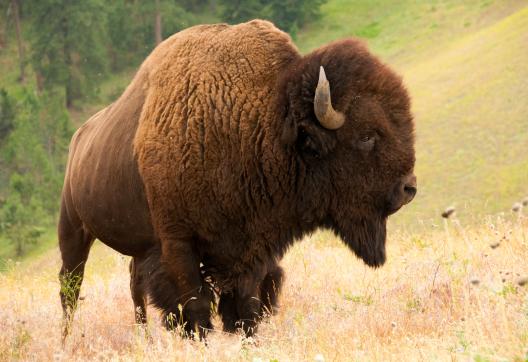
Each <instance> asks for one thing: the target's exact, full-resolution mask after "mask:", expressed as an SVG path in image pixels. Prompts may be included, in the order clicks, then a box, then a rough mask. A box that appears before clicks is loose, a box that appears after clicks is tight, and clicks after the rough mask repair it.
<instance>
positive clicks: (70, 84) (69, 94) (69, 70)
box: [62, 18, 74, 109]
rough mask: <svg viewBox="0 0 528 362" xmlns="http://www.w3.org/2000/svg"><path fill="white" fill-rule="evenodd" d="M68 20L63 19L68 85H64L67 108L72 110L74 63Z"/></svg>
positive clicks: (64, 53) (64, 54)
mask: <svg viewBox="0 0 528 362" xmlns="http://www.w3.org/2000/svg"><path fill="white" fill-rule="evenodd" d="M68 25H69V24H68V19H66V18H63V19H62V37H63V38H62V39H63V41H64V43H63V49H62V52H63V56H64V65H65V67H66V73H67V75H66V83H65V84H64V93H65V98H66V108H68V109H70V108H71V107H72V106H73V98H74V94H73V74H72V73H73V62H72V57H71V52H70V39H69V37H68V33H69V26H68Z"/></svg>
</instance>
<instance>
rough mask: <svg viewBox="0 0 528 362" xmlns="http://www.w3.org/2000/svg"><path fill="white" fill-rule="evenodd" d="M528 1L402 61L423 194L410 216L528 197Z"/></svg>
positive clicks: (492, 207)
mask: <svg viewBox="0 0 528 362" xmlns="http://www.w3.org/2000/svg"><path fill="white" fill-rule="evenodd" d="M527 64H528V7H526V8H524V9H523V10H520V11H518V12H516V13H515V14H513V15H510V16H508V17H507V18H505V19H503V20H501V21H500V22H498V23H496V24H494V25H492V26H489V27H486V28H485V29H482V30H480V31H478V32H476V33H474V34H471V35H469V36H467V37H464V38H462V39H460V40H455V41H453V43H452V44H451V45H450V46H448V47H445V49H443V50H442V52H440V53H438V54H437V55H436V56H435V57H431V58H430V59H429V60H427V61H425V62H419V63H416V64H410V65H408V66H405V67H403V74H404V79H405V82H406V83H407V85H408V87H409V90H410V92H411V94H412V97H413V102H414V113H415V116H416V124H417V165H416V173H417V175H418V179H419V190H420V192H419V194H418V197H417V198H416V200H415V202H413V203H412V204H411V205H410V206H409V208H408V209H407V210H406V211H405V213H406V214H408V215H409V214H410V215H409V216H408V217H407V219H414V218H416V217H418V218H420V219H421V218H428V217H432V216H433V215H437V214H438V212H439V211H440V210H441V209H442V208H443V207H445V206H448V205H450V204H455V205H457V206H458V207H459V209H463V212H462V213H461V214H462V215H463V216H464V215H466V216H467V214H479V213H480V214H485V213H493V212H498V211H501V210H509V208H510V207H511V205H512V204H513V203H514V202H515V201H518V200H519V199H521V198H522V197H524V196H528V101H527V100H528V66H527Z"/></svg>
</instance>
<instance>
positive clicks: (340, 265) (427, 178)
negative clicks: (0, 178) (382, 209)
mask: <svg viewBox="0 0 528 362" xmlns="http://www.w3.org/2000/svg"><path fill="white" fill-rule="evenodd" d="M353 35H355V36H359V37H362V38H364V39H365V40H366V41H367V43H368V44H369V47H370V49H371V50H372V51H373V52H374V53H375V54H378V55H380V57H381V58H382V59H383V60H384V61H386V62H387V63H389V64H391V65H392V66H393V67H394V68H395V69H397V70H398V72H400V73H401V74H402V75H403V79H404V82H405V84H406V85H407V87H408V89H409V91H410V94H411V96H412V101H413V112H414V115H415V119H416V136H417V137H416V141H417V144H416V151H417V163H416V174H417V177H418V194H417V196H416V198H415V200H414V201H413V202H412V203H411V204H410V205H408V206H406V207H404V208H403V209H402V210H401V211H400V212H398V213H397V214H396V215H395V216H394V217H392V218H391V220H390V225H389V232H388V246H387V255H388V261H387V263H386V265H385V266H383V267H382V268H379V269H370V268H368V267H366V266H365V265H363V263H362V262H361V261H360V260H358V259H357V258H356V257H354V256H353V254H352V253H351V252H350V251H349V250H348V249H347V248H346V247H345V246H344V245H343V244H342V243H341V242H340V241H339V240H338V239H337V238H336V237H334V236H333V235H332V234H331V233H328V232H325V231H320V232H318V233H316V234H314V235H311V236H309V237H307V238H306V239H305V240H302V241H301V242H299V243H297V244H296V245H295V246H294V247H293V248H292V249H291V250H290V251H289V252H288V253H287V255H286V257H285V258H284V260H283V262H282V266H283V267H284V269H285V271H286V281H285V286H284V289H283V293H282V297H281V303H280V304H281V305H280V308H279V310H278V311H277V312H278V313H277V314H276V315H275V316H272V317H270V318H268V319H266V320H265V321H264V322H263V323H262V325H261V327H260V329H259V332H258V334H257V335H256V337H254V338H251V339H245V338H243V337H242V336H241V335H229V334H226V333H223V332H221V325H220V323H219V320H217V319H216V320H215V325H216V329H217V331H215V332H212V333H211V334H210V338H209V341H208V345H207V346H205V345H204V344H203V343H200V342H196V341H187V340H182V339H181V338H180V337H179V336H178V334H177V333H171V332H167V331H165V330H164V329H163V328H162V327H161V325H160V323H159V314H158V312H157V311H156V310H155V309H153V308H149V311H148V312H149V323H148V328H147V329H146V330H145V329H143V328H141V327H139V326H137V325H134V316H133V306H132V301H131V298H130V293H129V278H128V262H129V259H128V258H127V257H123V256H121V255H119V254H118V253H115V252H113V251H112V250H110V249H108V248H107V247H105V246H103V245H102V244H101V243H97V244H96V246H95V247H94V248H93V251H92V254H91V255H90V258H89V260H88V264H87V270H86V277H85V281H84V283H83V287H82V291H81V296H82V300H81V301H80V305H79V309H78V311H77V314H76V316H75V320H74V323H73V331H72V334H71V335H70V336H69V338H68V339H67V340H66V343H65V345H64V346H62V345H61V317H62V311H61V308H60V302H59V296H58V292H59V285H58V279H57V274H58V270H59V268H60V257H59V252H58V250H57V248H56V243H57V241H56V235H55V233H54V231H48V232H46V233H45V234H44V236H43V238H42V243H41V244H40V246H39V247H38V248H36V249H35V250H34V251H33V252H32V253H30V254H29V256H28V257H26V258H25V259H23V260H5V261H3V265H1V266H0V270H3V272H1V273H0V327H1V329H0V361H3V360H35V361H41V360H64V361H70V360H134V361H137V360H152V361H158V360H193V361H194V360H204V361H216V360H220V361H237V360H240V361H246V360H249V361H255V362H257V361H314V360H315V361H323V360H324V361H348V360H354V361H371V360H375V361H389V360H391V361H402V360H405V361H407V360H409V361H430V360H441V361H444V360H451V361H453V360H460V361H466V360H471V361H525V362H526V361H528V281H527V280H526V278H527V277H528V264H527V262H526V261H527V260H528V205H525V207H524V208H523V207H520V209H519V210H517V211H513V210H512V205H513V204H515V203H518V202H520V203H521V205H522V200H523V199H524V198H526V197H528V156H527V155H528V118H527V115H528V101H527V100H528V66H527V64H528V1H525V0H522V1H521V0H502V1H492V0H478V1H477V0H471V1H464V2H460V1H454V0H444V1H437V0H431V1H413V0H405V1H398V2H392V1H382V0H374V1H366V0H363V1H352V0H330V1H328V2H327V3H326V4H324V5H323V7H322V17H321V18H320V19H319V20H317V21H315V22H313V23H311V24H309V25H308V26H307V27H306V28H305V29H301V30H299V32H298V36H297V39H296V43H297V44H298V45H299V48H300V50H301V51H303V52H307V51H309V50H311V49H313V48H315V47H317V46H319V45H320V44H323V43H326V42H328V41H331V40H334V39H339V38H342V37H346V36H353ZM0 61H2V62H3V63H2V64H7V63H6V62H8V59H5V58H1V59H0ZM132 74H133V71H126V72H123V73H119V74H116V75H115V76H113V77H111V79H109V80H108V81H106V82H105V83H103V84H102V89H101V92H102V95H101V98H100V99H99V102H95V103H93V104H88V105H86V106H85V107H83V108H81V109H77V110H75V111H74V112H73V114H72V116H73V117H74V119H75V121H76V124H77V125H78V124H80V123H81V122H83V121H84V119H86V117H87V116H89V115H90V114H91V113H93V112H94V111H95V110H97V109H98V108H100V107H101V106H102V104H104V103H105V102H107V101H108V102H109V101H111V100H112V99H113V98H115V97H116V96H117V95H119V93H120V91H121V90H122V89H123V88H124V87H125V86H126V84H127V83H128V81H129V80H130V78H131V77H132ZM527 204H528V202H527ZM448 206H454V207H456V212H455V214H454V215H452V216H451V217H450V218H449V219H443V218H442V217H441V216H440V214H441V212H442V211H443V210H444V209H445V208H446V207H448ZM1 252H2V245H1V243H0V254H1ZM0 256H1V255H0ZM0 259H1V258H0Z"/></svg>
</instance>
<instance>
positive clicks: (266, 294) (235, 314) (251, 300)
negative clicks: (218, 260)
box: [218, 265, 284, 337]
mask: <svg viewBox="0 0 528 362" xmlns="http://www.w3.org/2000/svg"><path fill="white" fill-rule="evenodd" d="M283 278H284V273H283V271H282V268H281V267H280V266H279V265H275V266H274V267H273V268H271V271H269V272H268V273H267V274H266V276H265V277H264V279H263V280H262V281H261V282H260V283H258V282H255V281H253V280H252V279H251V278H243V279H242V280H241V283H240V284H241V285H239V287H238V288H236V289H235V290H234V291H232V292H228V293H222V294H221V296H220V302H219V305H218V313H219V314H220V316H221V317H222V322H223V324H224V331H226V332H235V331H236V330H237V329H242V330H243V332H244V333H245V334H246V336H248V337H249V336H251V335H253V334H254V333H255V332H256V329H257V325H258V322H259V321H260V320H261V319H262V318H263V317H264V316H267V315H271V314H273V313H274V311H275V309H276V307H277V302H278V296H279V293H280V290H281V286H282V280H283Z"/></svg>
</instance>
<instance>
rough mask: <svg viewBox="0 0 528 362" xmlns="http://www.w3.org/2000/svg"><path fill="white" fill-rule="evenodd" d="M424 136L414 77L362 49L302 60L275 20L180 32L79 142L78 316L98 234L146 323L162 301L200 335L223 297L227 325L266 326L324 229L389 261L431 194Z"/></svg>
mask: <svg viewBox="0 0 528 362" xmlns="http://www.w3.org/2000/svg"><path fill="white" fill-rule="evenodd" d="M413 128H414V126H413V119H412V115H411V112H410V100H409V96H408V94H407V91H406V89H405V88H404V86H403V84H402V80H401V78H400V77H399V76H398V75H396V74H395V73H394V72H393V71H392V70H391V69H389V67H388V66H386V65H384V64H383V63H381V62H380V61H379V60H378V59H377V58H376V57H375V56H373V55H372V54H371V53H370V52H369V51H368V50H367V48H366V47H365V46H364V44H363V43H362V42H361V41H359V40H356V39H346V40H341V41H336V42H333V43H330V44H328V45H325V46H323V47H320V48H318V49H316V50H314V51H313V52H311V53H309V54H307V55H304V56H302V55H301V54H300V53H299V51H298V50H297V48H296V47H295V45H294V44H293V43H292V41H291V39H290V37H289V36H288V35H287V34H286V33H284V32H282V31H280V30H279V29H277V28H276V27H275V26H274V25H273V24H272V23H270V22H267V21H261V20H254V21H250V22H247V23H244V24H239V25H234V26H230V25H226V24H216V25H200V26H195V27H192V28H189V29H186V30H184V31H181V32H179V33H177V34H175V35H173V36H172V37H170V38H168V39H167V40H165V41H164V42H163V43H161V44H160V45H159V46H158V47H156V48H155V49H154V51H153V52H152V53H151V54H150V55H149V56H148V57H147V58H146V60H145V61H144V63H143V64H142V65H141V67H140V68H139V70H138V72H137V74H136V75H135V77H134V79H133V81H132V82H131V84H130V85H129V86H128V88H127V89H126V90H125V91H124V93H123V94H122V95H121V96H120V97H119V99H118V100H117V101H115V102H114V103H113V104H111V105H110V106H108V107H106V108H105V109H103V110H101V111H100V112H98V113H97V114H95V115H94V116H92V117H91V118H90V119H89V120H88V121H87V122H86V123H85V124H83V125H82V126H81V127H80V128H79V130H78V131H77V132H76V133H75V135H74V136H73V138H72V141H71V145H70V150H69V159H68V164H67V169H66V175H65V180H64V187H63V192H62V201H61V209H60V220H59V225H58V235H59V244H60V250H61V255H62V262H63V264H62V268H61V270H60V281H61V293H60V295H61V301H62V307H63V311H64V316H65V320H66V321H67V322H68V321H71V318H72V315H73V312H74V309H75V305H76V303H77V299H78V295H79V288H80V285H81V282H82V278H83V272H84V266H85V263H86V260H87V258H88V253H89V250H90V247H91V246H92V244H93V241H94V239H95V238H97V239H99V240H100V241H102V242H103V243H104V244H106V245H108V246H109V247H111V248H113V249H114V250H117V251H118V252H120V253H122V254H125V255H129V256H131V257H132V261H131V264H130V272H131V282H130V287H131V292H132V299H133V302H134V306H135V310H136V321H137V322H138V323H144V322H145V321H146V309H145V303H146V300H147V299H146V298H147V296H148V297H149V300H150V302H151V303H152V304H154V305H155V306H156V307H157V308H159V309H160V310H161V311H162V313H163V317H164V322H165V324H166V326H167V327H168V328H172V327H175V326H180V327H181V328H182V330H183V331H184V332H186V333H187V334H189V335H193V334H194V333H196V332H197V333H198V335H199V336H200V337H204V336H205V334H206V331H207V330H209V329H210V328H212V325H211V305H212V304H213V303H215V302H216V301H217V303H218V304H217V307H218V308H217V311H218V313H219V314H220V316H221V319H222V321H223V328H224V330H226V331H236V330H238V329H240V328H241V329H242V330H243V332H244V333H245V334H246V335H251V334H252V333H254V332H255V330H256V326H257V323H258V321H259V320H260V319H261V318H262V317H263V316H264V315H266V314H267V313H269V312H271V311H273V309H274V307H275V306H276V304H277V298H278V294H279V291H280V288H281V284H282V280H283V270H282V268H281V267H280V266H279V261H280V260H281V258H282V256H283V255H284V253H285V252H286V250H287V249H288V247H289V246H290V245H292V243H293V242H294V241H295V240H299V239H301V238H302V237H303V236H304V235H306V234H308V233H311V232H313V231H314V230H316V229H317V228H326V229H330V230H333V231H334V232H335V234H336V235H338V236H339V237H340V238H341V239H342V241H343V242H344V243H345V244H346V245H347V246H348V247H349V248H350V249H351V250H352V251H353V252H354V253H355V254H356V255H357V256H358V257H359V258H361V259H362V260H363V261H364V262H365V263H366V264H367V265H369V266H372V267H378V266H381V265H382V264H383V263H384V262H385V258H386V256H385V238H386V220H387V217H388V216H389V215H391V214H392V213H394V212H396V211H397V210H398V209H400V207H402V206H403V205H404V204H406V203H408V202H410V201H411V200H412V199H413V197H414V195H415V193H416V178H415V176H414V175H413V168H414V162H415V152H414V130H413ZM68 324H69V323H68ZM66 333H67V332H66Z"/></svg>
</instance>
